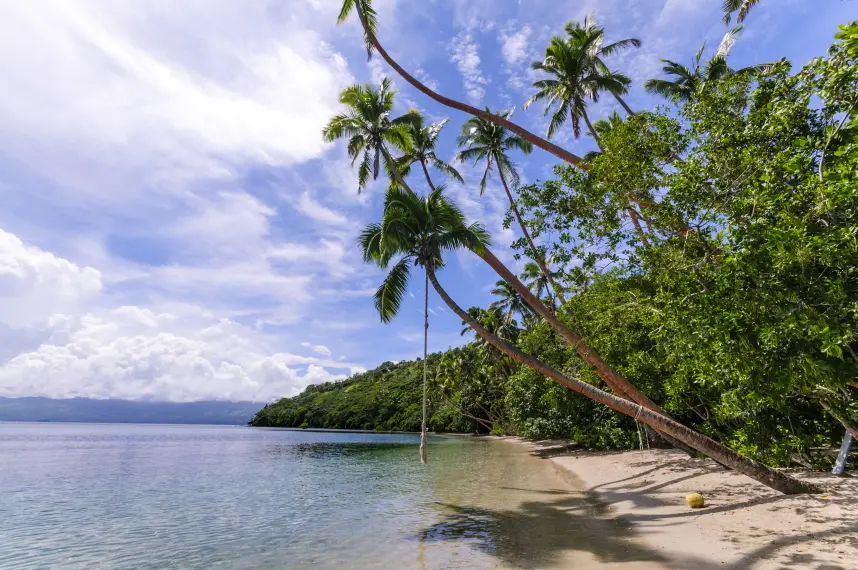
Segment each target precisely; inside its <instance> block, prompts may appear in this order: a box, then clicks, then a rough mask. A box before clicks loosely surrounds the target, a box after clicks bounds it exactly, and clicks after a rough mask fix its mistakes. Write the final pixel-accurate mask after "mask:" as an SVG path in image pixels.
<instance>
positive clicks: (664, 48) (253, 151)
mask: <svg viewBox="0 0 858 570" xmlns="http://www.w3.org/2000/svg"><path fill="white" fill-rule="evenodd" d="M720 4H721V1H720V0H528V1H520V2H516V1H514V0H426V1H424V2H413V1H405V0H376V1H375V2H374V5H375V6H376V9H377V11H378V13H379V37H380V40H381V41H382V43H383V44H384V45H385V46H386V48H387V50H388V51H389V52H390V53H391V54H392V55H393V56H394V57H395V58H396V59H397V60H398V61H399V62H400V63H401V64H402V65H403V66H404V67H405V68H406V69H409V70H411V71H412V72H413V73H414V74H415V75H416V76H417V77H419V78H421V79H422V80H423V81H425V82H426V83H427V84H428V85H430V86H432V87H433V88H435V89H437V90H438V91H440V92H441V93H443V94H446V95H449V96H451V97H454V98H459V99H462V100H466V101H468V102H470V103H472V104H475V105H480V106H485V105H488V106H490V107H491V108H493V109H509V108H512V107H516V110H515V114H514V120H515V121H517V122H519V123H520V124H522V125H523V126H525V127H526V128H529V129H531V130H534V131H535V132H539V133H542V132H544V129H545V126H546V120H545V118H544V117H543V115H542V111H541V109H540V108H538V107H537V106H534V107H532V108H530V109H529V110H528V111H526V112H525V111H522V109H521V104H522V103H523V102H524V101H525V100H526V99H527V98H528V96H529V95H530V94H531V93H532V91H531V88H530V85H531V83H532V82H533V81H534V79H535V76H534V75H533V72H531V71H530V70H529V69H528V66H529V63H530V62H531V61H533V60H535V59H539V57H540V52H541V51H542V50H543V49H544V46H545V45H546V43H547V40H548V38H549V37H550V36H551V35H552V34H559V33H561V32H562V28H563V24H564V23H565V22H566V21H569V20H574V19H578V20H580V19H583V17H584V16H585V15H587V14H590V13H595V14H596V15H597V17H598V19H599V21H600V22H601V23H602V24H603V25H604V26H605V27H606V31H607V38H608V40H612V39H620V38H625V37H638V38H640V39H641V40H642V42H643V45H642V47H641V48H639V49H636V50H633V51H629V52H625V53H623V54H621V55H619V56H616V57H614V58H613V59H612V60H610V63H611V65H612V67H614V68H616V69H618V70H620V71H623V72H624V73H626V74H628V75H629V76H630V77H632V79H633V80H634V85H633V87H632V91H631V94H630V95H629V97H628V98H627V101H628V102H629V103H630V105H631V106H632V107H633V108H636V109H645V108H652V107H653V106H654V105H656V104H658V103H660V101H657V100H655V99H653V98H651V97H649V96H647V95H646V94H645V93H644V92H643V89H642V87H641V85H642V83H643V81H644V80H645V79H647V78H649V77H654V76H658V74H659V68H660V65H661V64H660V63H659V58H663V57H669V58H671V59H675V60H678V61H680V62H684V63H687V64H690V63H691V60H692V58H693V56H694V53H695V52H696V50H697V48H698V47H699V46H700V45H701V43H702V42H704V41H707V42H708V44H707V45H708V46H709V47H710V49H714V48H715V47H716V46H717V44H718V42H719V40H720V38H721V36H722V35H723V34H724V32H725V31H726V28H725V26H724V24H723V23H722V22H721V20H720V13H719V10H718V7H719V6H720ZM338 10H339V0H303V1H298V0H247V1H244V2H239V1H237V0H185V1H183V2H172V1H168V0H149V1H146V2H144V1H142V0H136V1H126V0H98V1H87V0H79V1H77V2H65V1H62V0H54V1H52V0H45V1H44V2H3V3H2V4H0V75H2V77H3V78H4V86H3V89H2V90H0V134H1V135H2V136H0V203H2V208H0V396H48V397H55V398H68V397H93V398H123V399H142V400H158V401H195V400H253V401H259V402H267V401H272V400H274V399H277V398H280V397H285V396H292V395H295V394H297V393H299V392H300V391H301V390H303V389H304V388H305V387H306V386H307V385H309V384H313V383H318V382H326V381H332V380H339V379H342V378H345V377H347V376H348V375H350V374H353V373H356V372H360V371H363V370H365V369H370V368H373V367H375V366H377V365H378V364H380V363H381V362H383V361H398V360H402V359H410V358H416V357H418V356H420V355H422V294H423V290H422V286H423V282H422V279H417V278H415V279H413V281H412V283H411V284H410V286H409V291H408V296H407V297H406V299H405V303H404V304H403V307H402V310H401V313H400V315H399V316H398V317H397V318H396V320H395V321H394V322H393V323H391V324H388V325H384V324H382V323H381V322H380V321H379V318H378V316H377V314H376V313H375V310H374V308H373V303H372V293H373V291H374V290H375V288H376V287H377V286H378V284H379V283H380V281H381V279H382V277H383V274H382V273H381V271H380V270H379V269H377V268H375V267H372V266H367V265H364V264H363V263H362V262H361V259H360V255H359V253H358V251H357V246H356V236H357V235H358V232H359V231H360V229H361V228H362V227H363V225H364V224H366V223H368V222H370V221H375V220H377V219H378V218H379V215H380V208H381V199H382V195H383V191H384V184H383V182H382V181H379V182H378V183H375V184H373V185H371V186H370V187H369V188H368V189H367V190H365V191H364V192H362V193H360V194H359V193H358V192H357V180H356V177H355V174H354V171H353V169H352V168H350V165H349V160H348V159H347V157H346V155H345V148H344V143H337V144H328V143H325V142H324V141H323V140H322V137H321V130H322V127H323V126H324V125H325V123H326V122H327V121H328V120H329V118H330V117H331V116H332V115H334V114H335V113H337V112H339V111H340V110H341V108H340V105H339V103H338V100H337V96H338V93H339V91H340V90H342V89H343V88H344V87H346V86H348V85H351V84H354V83H357V82H361V83H364V82H379V81H380V80H381V78H382V77H384V76H385V75H391V78H392V79H393V81H394V85H395V87H396V88H397V89H398V90H399V93H398V95H397V109H396V111H397V113H400V112H401V113H404V112H406V111H408V110H409V109H410V108H417V109H419V110H420V111H422V112H423V113H424V114H425V115H426V116H427V117H428V118H429V120H430V121H433V122H436V121H441V120H443V119H445V118H447V119H449V120H450V122H449V123H448V124H447V126H446V127H445V130H444V131H443V134H442V140H441V143H440V153H439V154H440V155H441V156H442V157H444V158H446V159H449V160H453V159H454V156H455V152H456V149H455V138H456V137H455V135H456V134H458V131H459V129H460V128H461V124H462V122H463V121H464V120H466V119H467V117H466V116H464V115H462V114H461V113H459V112H457V111H454V110H452V109H446V108H444V107H441V106H439V105H436V104H434V102H432V101H430V100H428V99H427V98H425V97H424V96H423V95H421V94H420V93H418V92H417V91H416V90H414V89H412V88H411V87H410V86H408V85H407V84H405V82H404V81H403V80H401V79H400V78H398V77H397V76H395V75H394V74H392V71H391V70H389V69H388V68H387V67H386V64H385V63H384V62H383V61H382V60H381V59H380V58H373V59H372V60H370V61H367V57H366V52H365V51H364V48H363V44H362V38H361V34H360V29H359V27H358V24H357V22H356V20H355V19H354V18H352V19H350V20H349V21H348V22H347V23H345V24H343V25H341V26H336V17H337V13H338ZM856 17H858V2H853V1H850V0H842V1H841V0H767V1H764V2H761V3H760V4H759V5H758V7H757V8H756V9H755V10H754V11H753V12H752V13H751V15H750V16H749V18H748V20H747V22H746V29H745V32H744V35H743V37H742V38H741V39H740V40H739V41H738V42H737V43H736V45H735V46H734V48H733V52H732V55H731V63H732V65H733V66H734V67H742V66H744V65H748V64H751V63H759V62H763V61H773V60H776V59H778V58H780V57H786V58H788V59H789V60H791V61H792V62H793V63H794V64H795V65H801V64H803V63H804V62H806V61H807V60H808V59H810V58H812V57H815V56H818V55H823V54H824V53H825V50H826V48H827V46H828V45H830V43H831V41H832V36H833V35H834V33H835V32H836V26H837V25H838V24H842V23H844V22H846V21H848V20H850V19H855V18H856ZM615 108H616V104H615V103H613V102H612V101H611V100H609V99H608V98H603V99H602V100H601V101H600V103H599V104H597V105H595V106H593V111H592V115H593V116H594V117H596V118H598V117H603V116H605V115H606V114H608V113H610V112H611V111H613V110H614V109H615ZM554 140H555V142H557V143H558V144H561V145H562V146H564V147H566V148H568V149H570V150H572V151H573V152H576V153H579V154H583V153H584V152H586V151H588V150H591V148H592V142H591V141H589V140H586V139H582V140H575V139H574V138H573V136H572V133H571V127H567V128H565V129H563V130H562V131H561V132H560V133H558V134H557V135H556V136H555V138H554ZM513 159H514V160H515V162H516V163H517V164H518V165H519V166H520V168H521V175H522V179H523V180H524V181H526V182H534V181H536V180H539V179H545V178H546V177H549V176H551V168H552V166H553V165H554V164H556V163H557V160H556V159H555V158H554V157H553V156H551V155H547V154H546V153H544V152H542V151H540V150H538V149H537V150H535V151H534V152H533V153H532V154H531V155H529V156H515V157H514V158H513ZM457 167H458V168H459V170H460V172H461V173H462V175H463V176H464V178H465V184H457V183H452V182H451V181H447V182H448V192H449V194H450V196H451V197H452V198H453V199H454V200H455V201H456V202H457V203H458V204H459V205H460V206H461V207H462V208H463V210H464V211H465V212H466V214H467V215H468V216H469V218H470V219H471V220H473V221H480V222H482V223H483V224H484V225H485V226H486V227H487V228H488V229H489V230H490V232H491V234H492V239H493V244H494V248H495V250H496V252H497V254H498V255H499V257H501V258H502V259H504V260H505V261H507V262H508V263H510V264H511V265H512V266H513V268H515V269H519V268H520V262H518V261H516V260H515V259H514V258H513V256H512V254H511V252H510V251H509V245H510V243H511V242H512V241H513V240H514V239H515V238H516V235H515V234H514V233H513V232H512V231H511V230H505V229H504V228H503V224H502V221H503V217H504V214H505V211H506V202H505V196H504V195H503V192H502V189H501V188H500V186H499V185H498V183H497V181H496V180H495V181H494V182H493V183H491V184H490V185H489V187H488V188H487V190H486V192H485V194H484V195H483V196H482V197H480V196H479V192H478V190H477V182H478V180H479V178H480V176H481V174H482V170H481V169H480V168H479V167H477V168H475V167H473V166H472V165H470V164H460V165H457ZM439 176H440V175H439ZM414 182H415V188H416V189H417V190H418V191H423V190H424V185H422V183H421V181H419V180H417V179H415V181H414ZM439 278H440V280H441V282H442V284H443V285H444V286H445V287H446V288H447V289H448V291H449V292H450V293H451V295H452V296H453V297H454V298H455V299H456V300H457V302H458V303H459V304H460V305H462V306H463V307H469V306H472V305H483V306H485V305H487V304H488V303H489V302H490V300H491V296H490V294H489V291H490V289H491V288H492V285H493V283H494V281H496V280H497V276H496V275H495V274H493V273H492V272H491V270H490V269H488V268H487V267H485V266H484V264H483V262H482V261H481V260H479V259H478V258H476V257H474V256H473V255H471V254H467V253H461V254H457V255H455V256H453V257H451V259H450V261H449V264H448V266H447V267H446V268H444V270H443V271H441V272H440V273H439ZM430 307H431V311H432V314H431V315H430V319H431V325H430V341H429V347H430V350H431V351H438V350H443V349H446V348H448V347H450V346H455V345H459V344H462V343H464V342H466V341H467V340H468V337H462V336H461V335H460V330H461V328H462V327H461V323H460V321H459V319H457V318H456V317H455V316H454V315H452V314H451V312H450V311H449V310H448V309H446V308H445V307H443V306H442V302H441V300H440V299H439V298H438V297H437V296H436V295H435V294H434V292H433V293H432V295H431V296H430Z"/></svg>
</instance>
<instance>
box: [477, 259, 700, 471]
mask: <svg viewBox="0 0 858 570" xmlns="http://www.w3.org/2000/svg"><path fill="white" fill-rule="evenodd" d="M474 253H476V254H477V255H479V256H480V258H482V259H483V261H485V262H486V263H488V264H489V266H490V267H491V268H492V269H494V270H495V272H496V273H497V274H498V275H500V277H501V278H502V279H503V280H504V281H506V282H507V283H509V284H510V285H512V287H513V289H515V290H516V291H517V292H518V294H519V295H521V296H522V298H523V299H524V301H525V302H526V303H527V304H528V305H530V308H531V309H533V310H534V311H535V312H536V314H538V315H539V316H540V317H542V318H543V319H545V320H546V321H548V322H549V323H550V324H551V326H552V327H553V328H554V330H556V331H557V332H558V333H559V334H560V336H561V337H563V339H564V340H566V342H567V343H569V345H570V346H572V348H574V349H575V351H576V352H577V353H578V355H579V356H580V357H581V359H582V360H583V361H584V362H585V363H586V364H587V365H588V366H590V367H591V368H593V369H594V370H595V371H596V374H597V375H598V376H599V378H601V379H602V380H604V382H605V384H607V385H608V386H609V387H610V388H611V389H612V390H613V391H614V392H616V394H617V395H618V396H620V397H625V398H628V399H630V400H632V401H633V402H636V403H637V404H639V405H641V406H644V407H645V408H647V409H649V410H652V411H653V412H655V413H657V414H660V415H663V416H667V414H665V413H664V411H663V410H662V409H661V408H660V407H658V405H657V404H656V403H655V402H653V401H652V400H650V399H649V398H648V397H647V396H646V394H644V393H643V392H641V391H640V390H638V389H637V388H635V386H634V385H633V384H632V383H631V382H629V381H628V379H627V378H626V377H625V376H623V375H622V374H620V373H619V372H617V371H616V370H614V369H613V368H612V367H611V366H610V365H609V364H608V363H607V362H605V361H604V360H602V358H601V357H600V356H599V354H598V353H597V352H596V351H595V350H594V349H593V348H591V347H590V346H588V345H587V343H586V342H584V339H583V338H581V336H580V335H578V334H577V333H575V332H574V331H572V329H570V328H569V327H567V326H566V325H565V324H563V322H562V321H560V319H559V318H557V315H556V314H555V313H553V312H552V311H549V310H548V307H546V306H545V305H544V304H543V303H542V301H540V300H539V298H538V297H536V295H534V294H533V293H531V292H530V289H528V288H527V286H526V285H525V284H524V283H522V282H521V281H520V280H519V279H518V277H516V276H515V274H514V273H513V272H512V271H510V270H509V269H508V268H507V267H506V266H505V265H504V264H503V263H501V261H500V260H499V259H498V258H497V257H495V255H494V254H493V253H492V252H491V251H490V250H489V249H488V248H484V249H482V250H481V251H474ZM666 439H667V440H668V441H669V442H670V443H672V444H674V445H675V446H676V447H678V448H679V449H682V450H683V451H685V452H686V453H689V450H688V449H687V448H686V446H684V445H682V444H680V443H678V442H676V441H675V440H674V439H673V438H671V437H670V436H669V434H668V435H667V437H666ZM690 454H691V455H693V453H690Z"/></svg>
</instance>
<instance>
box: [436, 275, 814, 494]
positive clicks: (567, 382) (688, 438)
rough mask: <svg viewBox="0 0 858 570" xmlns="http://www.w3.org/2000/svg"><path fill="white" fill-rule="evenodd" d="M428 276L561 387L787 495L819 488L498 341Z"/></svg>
mask: <svg viewBox="0 0 858 570" xmlns="http://www.w3.org/2000/svg"><path fill="white" fill-rule="evenodd" d="M427 275H428V277H429V280H430V281H431V282H432V285H433V287H434V288H435V291H437V293H438V295H440V296H441V298H442V299H443V300H444V302H445V303H446V304H447V306H448V307H450V309H451V310H452V311H453V312H454V313H456V315H457V316H459V318H461V319H462V320H463V321H465V322H466V323H468V326H470V327H471V328H472V329H474V331H475V332H476V333H477V334H478V335H480V337H481V338H483V339H484V340H485V341H486V342H488V343H489V344H491V345H492V346H494V347H495V348H496V349H498V350H499V351H501V352H502V353H504V354H505V355H507V356H509V357H510V358H512V359H513V360H516V361H518V362H520V363H522V364H524V365H525V366H528V367H530V368H532V369H533V370H536V371H537V372H539V373H540V374H543V375H545V376H546V377H548V378H551V379H552V380H554V381H556V382H558V383H560V384H562V385H563V386H565V387H567V388H569V389H570V390H574V391H575V392H578V393H579V394H582V395H583V396H586V397H587V398H590V399H591V400H593V401H595V402H598V403H600V404H604V405H606V406H608V407H609V408H611V409H613V410H616V411H618V412H620V413H623V414H625V415H627V416H630V417H633V418H635V419H636V420H639V421H642V422H643V423H645V424H647V425H649V426H652V427H653V428H655V429H656V430H658V431H660V432H662V433H666V434H669V435H670V436H672V437H674V438H676V439H678V440H680V441H682V442H683V443H685V444H687V445H689V446H690V447H693V448H694V449H696V450H698V451H700V452H701V453H703V454H705V455H707V456H709V457H711V458H712V459H715V460H716V461H719V462H721V463H724V464H725V465H728V466H730V467H731V468H733V469H735V470H736V471H738V472H739V473H742V474H743V475H747V476H748V477H751V478H752V479H755V480H756V481H759V482H760V483H762V484H764V485H766V486H767V487H771V488H772V489H775V490H777V491H780V492H782V493H785V494H787V495H794V494H799V493H818V492H820V490H819V489H818V488H817V487H816V486H815V485H812V484H810V483H807V482H805V481H799V480H797V479H794V478H792V477H790V476H789V475H786V474H785V473H782V472H780V471H776V470H774V469H771V468H770V467H767V466H765V465H763V464H762V463H758V462H756V461H754V460H752V459H749V458H747V457H745V456H743V455H740V454H738V453H736V452H735V451H733V450H731V449H728V448H726V447H724V446H723V445H721V444H719V443H718V442H716V441H714V440H712V439H710V438H708V437H706V436H705V435H703V434H700V433H697V432H695V431H694V430H691V429H689V428H687V427H685V426H684V425H682V424H680V423H679V422H677V421H675V420H672V419H670V418H668V417H665V416H663V415H661V414H657V413H655V412H653V411H652V410H649V409H647V408H644V407H643V406H640V405H638V404H634V403H632V402H630V401H628V400H624V399H622V398H620V397H617V396H614V395H612V394H609V393H607V392H604V391H602V390H600V389H598V388H596V387H595V386H591V385H590V384H587V383H586V382H582V381H581V380H578V379H577V378H571V377H569V376H566V375H564V374H563V373H561V372H559V371H558V370H555V369H554V368H552V367H551V366H548V365H547V364H545V363H544V362H541V361H539V360H537V359H536V358H534V357H532V356H530V355H528V354H525V353H523V352H521V351H520V350H518V349H517V348H515V347H513V346H511V345H509V344H507V343H506V342H504V341H502V340H500V339H499V338H497V337H496V336H494V335H492V334H491V333H489V332H488V331H487V330H486V329H485V328H483V327H482V326H481V325H480V324H479V323H478V322H477V321H476V320H475V319H474V318H473V317H471V315H469V314H468V313H466V312H465V311H464V310H462V308H461V307H460V306H459V305H457V304H456V302H455V301H453V299H451V298H450V296H449V295H448V294H447V292H446V291H445V290H444V288H443V287H441V284H440V283H438V279H437V277H436V276H435V272H434V270H433V269H432V268H431V267H427Z"/></svg>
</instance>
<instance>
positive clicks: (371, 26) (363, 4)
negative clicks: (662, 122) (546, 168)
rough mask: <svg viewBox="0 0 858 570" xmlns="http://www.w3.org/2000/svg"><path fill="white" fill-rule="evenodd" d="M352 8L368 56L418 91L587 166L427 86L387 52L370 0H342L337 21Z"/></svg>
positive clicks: (503, 120) (506, 122) (498, 118)
mask: <svg viewBox="0 0 858 570" xmlns="http://www.w3.org/2000/svg"><path fill="white" fill-rule="evenodd" d="M353 10H354V11H355V12H356V13H357V16H358V19H359V20H360V23H361V27H363V32H364V43H365V45H366V51H367V55H368V56H369V57H372V54H373V52H378V53H379V55H381V57H382V58H383V59H384V61H386V62H387V64H388V65H389V66H390V67H392V68H393V69H394V70H395V71H396V72H397V73H398V74H399V75H400V76H401V77H402V78H403V79H405V81H407V82H408V83H410V84H411V85H412V86H413V87H414V88H416V89H417V90H418V91H420V92H421V93H423V94H424V95H426V96H427V97H429V98H430V99H432V100H433V101H435V102H437V103H440V104H441V105H444V106H447V107H451V108H453V109H456V110H459V111H463V112H465V113H468V114H469V115H473V116H474V117H480V118H482V119H485V120H487V121H491V122H493V123H495V124H497V125H499V126H502V127H504V128H507V129H509V130H510V131H512V132H514V133H516V134H517V135H519V136H520V137H522V138H523V139H525V140H526V141H528V142H529V143H530V144H532V145H533V146H538V147H539V148H541V149H542V150H545V151H547V152H550V153H551V154H553V155H554V156H556V157H557V158H559V159H560V160H563V161H565V162H568V163H569V164H573V165H579V166H580V167H582V168H584V169H586V168H587V166H586V164H583V163H582V160H581V157H580V156H577V155H575V154H573V153H571V152H569V151H568V150H566V149H564V148H562V147H559V146H557V145H556V144H554V143H552V142H551V141H548V140H545V139H544V138H542V137H540V136H538V135H535V134H533V133H531V132H530V131H528V130H527V129H525V128H523V127H521V126H519V125H516V124H515V123H513V122H512V121H510V120H509V119H508V118H507V117H502V116H500V115H493V114H492V113H488V112H486V111H483V110H482V109H478V108H477V107H474V106H472V105H468V104H467V103H462V102H461V101H456V100H455V99H451V98H449V97H445V96H443V95H440V94H438V93H436V92H435V91H433V90H432V89H430V88H429V87H428V86H426V85H424V84H423V83H421V82H420V81H418V80H417V79H416V78H415V77H414V76H413V75H411V74H410V73H408V72H407V71H405V69H403V68H402V66H401V65H399V64H398V63H397V62H396V60H394V59H393V58H392V57H391V56H390V54H388V53H387V51H386V50H385V49H384V47H383V46H382V45H381V43H380V42H379V41H378V37H377V30H378V19H377V17H376V16H377V15H376V12H375V10H374V9H373V7H372V1H371V0H343V3H342V6H341V8H340V14H339V16H338V17H337V24H342V23H343V22H344V21H345V20H346V19H347V18H348V17H349V14H350V13H351V12H352V11H353Z"/></svg>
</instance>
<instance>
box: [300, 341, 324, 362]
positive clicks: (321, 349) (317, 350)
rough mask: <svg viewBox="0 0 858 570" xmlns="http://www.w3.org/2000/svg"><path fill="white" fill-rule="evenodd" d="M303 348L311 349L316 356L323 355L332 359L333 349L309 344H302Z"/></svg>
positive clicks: (322, 345)
mask: <svg viewBox="0 0 858 570" xmlns="http://www.w3.org/2000/svg"><path fill="white" fill-rule="evenodd" d="M301 346H303V347H305V348H309V349H310V350H312V351H313V352H315V353H316V354H321V355H322V356H327V357H328V358H331V349H330V348H328V347H327V346H325V345H324V344H311V343H309V342H302V343H301Z"/></svg>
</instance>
